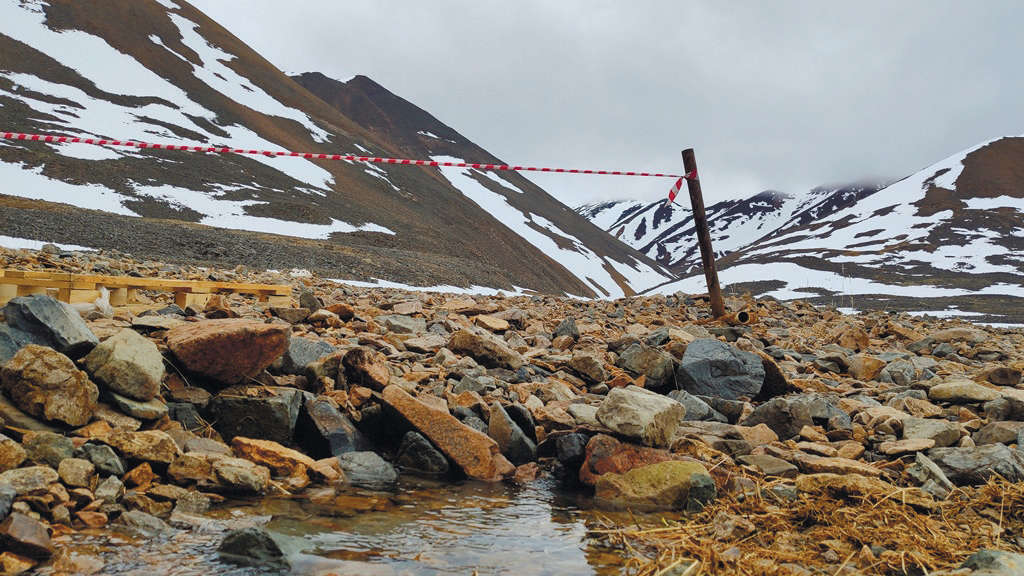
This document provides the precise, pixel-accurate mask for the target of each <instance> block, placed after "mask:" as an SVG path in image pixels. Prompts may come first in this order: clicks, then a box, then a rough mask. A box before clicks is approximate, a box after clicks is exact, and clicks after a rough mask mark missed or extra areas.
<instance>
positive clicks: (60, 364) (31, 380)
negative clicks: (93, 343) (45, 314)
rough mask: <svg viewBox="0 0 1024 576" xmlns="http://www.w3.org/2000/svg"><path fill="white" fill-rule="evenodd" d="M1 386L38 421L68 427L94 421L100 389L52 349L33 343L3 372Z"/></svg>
mask: <svg viewBox="0 0 1024 576" xmlns="http://www.w3.org/2000/svg"><path fill="white" fill-rule="evenodd" d="M0 384H2V386H3V390H4V392H6V393H7V395H8V396H9V397H10V398H11V400H12V401H13V402H14V404H15V405H17V406H18V408H21V409H22V410H24V411H25V412H26V413H28V414H31V415H32V416H35V417H37V418H43V419H45V420H47V421H49V422H59V423H62V424H66V425H68V426H82V425H83V424H86V423H87V422H89V420H91V419H92V415H93V412H94V411H95V410H96V400H97V399H98V398H99V394H100V392H99V389H98V388H96V385H95V384H93V383H92V382H91V381H90V380H89V376H88V374H86V373H85V372H83V371H81V370H79V369H77V368H75V364H74V362H72V361H71V359H70V358H68V357H67V356H65V355H63V354H61V353H60V352H57V351H56V350H54V349H52V348H47V347H45V346H37V345H35V344H29V345H28V346H25V347H24V348H22V349H21V350H19V351H18V353H17V354H15V355H14V357H13V358H11V359H10V360H9V361H8V362H7V363H6V364H4V366H3V369H2V370H0Z"/></svg>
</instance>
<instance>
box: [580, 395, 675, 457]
mask: <svg viewBox="0 0 1024 576" xmlns="http://www.w3.org/2000/svg"><path fill="white" fill-rule="evenodd" d="M684 416H686V408H685V407H684V406H683V405H682V404H680V403H679V402H676V401H675V400H673V399H671V398H668V397H666V396H662V395H661V394H657V393H654V392H651V391H650V390H645V389H643V388H640V387H638V386H627V387H625V388H613V389H612V390H611V391H610V392H608V396H606V397H605V399H604V401H603V402H602V403H601V406H600V407H599V408H598V409H597V420H598V422H600V423H601V424H604V425H605V426H607V427H608V428H609V429H610V430H613V431H615V432H617V433H619V434H622V435H623V436H626V437H629V438H634V439H636V440H639V441H641V442H642V443H643V444H645V445H647V446H659V447H667V446H668V445H669V444H670V443H671V442H672V435H673V434H674V433H675V431H676V428H678V427H679V422H680V421H681V420H682V419H683V417H684Z"/></svg>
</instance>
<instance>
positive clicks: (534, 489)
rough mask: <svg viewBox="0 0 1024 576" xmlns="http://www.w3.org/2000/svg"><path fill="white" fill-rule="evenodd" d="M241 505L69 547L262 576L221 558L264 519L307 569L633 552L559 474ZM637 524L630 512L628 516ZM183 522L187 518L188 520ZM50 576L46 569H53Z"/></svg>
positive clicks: (571, 570)
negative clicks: (604, 539) (158, 532)
mask: <svg viewBox="0 0 1024 576" xmlns="http://www.w3.org/2000/svg"><path fill="white" fill-rule="evenodd" d="M314 500H315V501H316V503H314V502H312V501H310V500H307V499H264V500H259V501H239V502H232V503H231V504H230V505H227V506H220V507H218V508H217V509H215V510H213V511H211V512H210V513H209V514H208V515H207V518H206V519H205V520H203V521H200V520H199V519H193V520H192V522H193V528H192V529H190V530H180V531H176V532H175V533H174V534H171V535H168V536H162V537H156V538H147V537H132V536H131V535H116V536H115V535H111V533H110V531H97V532H91V533H76V534H73V535H69V536H63V537H60V538H59V539H58V544H59V545H60V546H62V547H67V548H68V549H69V550H74V551H76V552H79V553H84V554H88V555H90V556H98V557H99V558H100V559H101V560H102V561H103V563H104V568H103V573H108V574H146V575H152V574H155V573H160V574H173V575H185V574H210V573H232V574H254V573H258V572H260V571H259V570H256V569H252V568H246V569H242V568H237V567H233V566H230V565H226V564H223V563H221V561H220V560H218V558H217V555H216V547H217V545H218V544H219V542H220V540H221V538H222V537H223V534H224V533H225V531H226V530H228V529H230V528H233V527H241V526H244V525H251V524H253V523H255V524H259V525H263V526H264V527H265V528H266V529H267V530H269V531H270V532H271V534H272V535H273V536H274V538H275V540H276V541H277V542H278V543H279V544H280V545H281V547H282V549H283V550H284V551H285V554H286V556H287V557H288V560H289V561H290V563H291V566H292V573H295V574H322V575H327V574H366V575H388V576H390V575H396V576H397V575H406V574H408V575H441V574H473V573H474V571H476V572H478V573H479V574H516V575H545V574H595V575H602V576H603V575H605V574H620V573H621V566H622V563H623V558H622V556H621V555H620V554H618V553H617V552H616V551H614V550H609V549H607V548H606V547H604V546H603V545H602V544H601V542H600V541H599V540H598V539H597V538H596V537H594V535H592V534H591V533H590V530H592V529H596V528H600V527H601V522H602V519H604V518H607V517H606V516H605V515H604V514H599V513H596V512H593V511H591V510H589V509H588V508H589V505H590V502H589V499H587V498H584V497H576V496H572V495H568V494H564V493H560V492H559V491H557V490H554V489H553V484H552V483H551V482H550V481H547V480H539V481H537V482H534V483H531V484H529V485H526V486H508V485H501V484H483V483H475V482H466V483H462V484H434V483H429V482H425V481H415V480H413V481H405V482H403V483H402V484H401V485H400V487H399V490H398V491H396V492H393V493H380V492H369V491H362V490H358V489H353V490H350V491H347V492H346V493H344V494H342V495H341V497H340V498H336V499H331V500H330V501H326V502H325V501H324V500H321V499H315V498H314ZM616 521H622V522H626V521H629V518H617V519H616ZM179 524H180V523H179ZM44 572H45V571H44Z"/></svg>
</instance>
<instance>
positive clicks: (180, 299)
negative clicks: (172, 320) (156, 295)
mask: <svg viewBox="0 0 1024 576" xmlns="http://www.w3.org/2000/svg"><path fill="white" fill-rule="evenodd" d="M210 296H212V295H211V294H195V293H192V292H175V293H174V303H175V304H177V305H178V306H179V307H180V308H181V309H182V310H184V309H185V308H188V307H189V306H191V307H193V308H198V309H200V310H202V309H203V308H204V307H205V306H206V303H207V302H208V301H209V300H210Z"/></svg>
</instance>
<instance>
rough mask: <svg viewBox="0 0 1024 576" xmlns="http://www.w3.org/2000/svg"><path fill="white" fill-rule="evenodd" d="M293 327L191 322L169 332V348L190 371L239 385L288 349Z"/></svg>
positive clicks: (241, 321)
mask: <svg viewBox="0 0 1024 576" xmlns="http://www.w3.org/2000/svg"><path fill="white" fill-rule="evenodd" d="M290 334H291V326H289V325H281V324H264V323H263V322H258V321H253V320H244V319H237V318H232V319H226V320H207V321H205V322H189V323H186V324H182V325H181V326H176V327H174V328H171V329H170V330H168V331H167V347H168V348H169V349H170V350H171V352H172V353H173V354H174V356H175V357H176V358H177V359H178V360H179V361H180V362H181V363H182V364H183V365H184V366H185V368H187V369H188V370H189V371H190V372H194V373H196V374H200V375H202V376H205V377H207V378H212V379H214V380H217V381H219V382H222V383H224V384H238V383H239V382H242V381H245V380H248V379H249V378H252V377H254V376H256V375H257V374H259V373H260V372H262V371H263V369H264V368H266V367H267V366H270V365H271V364H272V363H273V362H274V360H276V359H277V358H279V357H280V356H281V355H282V354H284V352H285V350H287V349H288V337H289V335H290Z"/></svg>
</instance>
